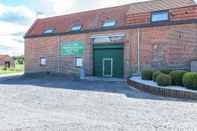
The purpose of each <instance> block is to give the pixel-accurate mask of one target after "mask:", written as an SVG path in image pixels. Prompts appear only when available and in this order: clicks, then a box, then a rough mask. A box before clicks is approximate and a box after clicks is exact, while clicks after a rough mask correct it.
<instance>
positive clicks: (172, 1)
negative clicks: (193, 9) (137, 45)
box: [26, 0, 195, 37]
mask: <svg viewBox="0 0 197 131" xmlns="http://www.w3.org/2000/svg"><path fill="white" fill-rule="evenodd" d="M194 4H195V2H194V1H193V0H153V1H146V2H139V3H133V4H128V5H123V6H117V7H110V8H104V9H97V10H92V11H86V12H80V13H74V14H69V15H62V16H55V17H49V18H44V19H37V20H36V21H35V23H34V24H33V25H32V27H31V28H30V29H29V31H28V32H27V33H26V37H27V36H34V35H42V34H43V32H44V31H45V30H47V28H50V27H52V28H55V29H56V32H58V33H63V32H69V31H70V29H71V28H72V26H73V25H75V24H81V25H82V30H91V29H100V28H101V25H102V24H103V22H104V21H105V20H107V19H113V20H116V21H117V25H116V27H121V26H126V15H127V14H136V13H141V12H150V11H155V10H165V9H171V8H179V7H185V6H190V5H194Z"/></svg>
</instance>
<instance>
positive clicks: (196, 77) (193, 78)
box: [183, 72, 197, 90]
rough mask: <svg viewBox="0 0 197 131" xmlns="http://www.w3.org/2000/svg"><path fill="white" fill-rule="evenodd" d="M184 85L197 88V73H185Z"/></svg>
mask: <svg viewBox="0 0 197 131" xmlns="http://www.w3.org/2000/svg"><path fill="white" fill-rule="evenodd" d="M183 85H184V86H185V87H187V88H189V89H194V90H197V73H195V72H188V73H185V74H184V76H183Z"/></svg>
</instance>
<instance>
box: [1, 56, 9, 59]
mask: <svg viewBox="0 0 197 131" xmlns="http://www.w3.org/2000/svg"><path fill="white" fill-rule="evenodd" d="M7 57H9V56H8V55H0V60H3V59H5V58H7Z"/></svg>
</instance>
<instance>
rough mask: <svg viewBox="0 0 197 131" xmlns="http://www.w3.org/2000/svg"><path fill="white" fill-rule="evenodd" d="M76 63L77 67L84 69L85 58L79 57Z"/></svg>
mask: <svg viewBox="0 0 197 131" xmlns="http://www.w3.org/2000/svg"><path fill="white" fill-rule="evenodd" d="M75 63H76V67H82V66H83V58H81V57H77V58H76V62H75Z"/></svg>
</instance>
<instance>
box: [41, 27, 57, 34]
mask: <svg viewBox="0 0 197 131" xmlns="http://www.w3.org/2000/svg"><path fill="white" fill-rule="evenodd" d="M55 30H56V29H55V28H53V27H49V28H48V29H46V30H45V31H44V32H43V33H44V34H50V33H54V32H55Z"/></svg>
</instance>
